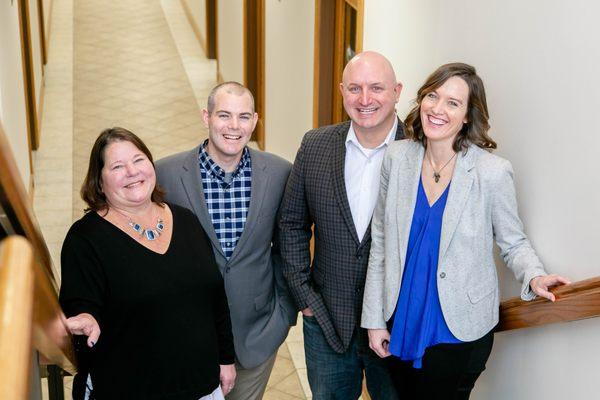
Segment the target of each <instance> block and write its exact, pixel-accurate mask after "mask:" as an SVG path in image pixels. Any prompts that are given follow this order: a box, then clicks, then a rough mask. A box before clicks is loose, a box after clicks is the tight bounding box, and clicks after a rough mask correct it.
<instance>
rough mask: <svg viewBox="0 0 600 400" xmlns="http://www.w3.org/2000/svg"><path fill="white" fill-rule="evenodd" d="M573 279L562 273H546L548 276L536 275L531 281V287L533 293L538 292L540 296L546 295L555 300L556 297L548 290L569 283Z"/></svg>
mask: <svg viewBox="0 0 600 400" xmlns="http://www.w3.org/2000/svg"><path fill="white" fill-rule="evenodd" d="M570 283H571V281H570V280H568V279H567V278H564V277H562V276H560V275H555V274H552V275H546V276H536V277H535V278H533V279H532V280H531V282H529V287H531V290H532V291H533V293H535V294H537V295H538V296H540V297H545V298H547V299H548V300H550V301H555V300H556V297H554V295H553V294H552V293H551V292H549V291H548V289H550V288H551V287H554V286H560V285H568V284H570Z"/></svg>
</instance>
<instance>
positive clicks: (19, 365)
mask: <svg viewBox="0 0 600 400" xmlns="http://www.w3.org/2000/svg"><path fill="white" fill-rule="evenodd" d="M33 288H34V268H33V251H32V249H31V246H30V245H29V243H28V242H27V240H25V239H24V238H22V237H19V236H11V237H8V238H6V239H5V240H3V241H2V242H1V243H0V316H1V318H0V371H2V373H0V399H26V398H28V396H29V395H28V393H29V376H30V373H29V371H30V366H31V332H32V316H33V296H34V295H33V293H34V289H33Z"/></svg>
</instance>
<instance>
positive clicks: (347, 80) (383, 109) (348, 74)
mask: <svg viewBox="0 0 600 400" xmlns="http://www.w3.org/2000/svg"><path fill="white" fill-rule="evenodd" d="M401 90H402V84H400V83H398V82H397V81H396V75H395V74H394V70H393V68H392V66H391V64H390V63H389V61H388V60H387V59H386V58H385V57H383V56H382V55H380V54H378V53H374V52H366V53H362V54H359V55H358V56H356V57H355V58H354V59H352V60H351V61H350V62H349V63H348V65H347V66H346V68H345V70H344V75H343V82H342V83H341V84H340V91H341V93H342V97H343V99H344V108H345V110H346V112H347V113H348V116H349V117H350V119H351V120H352V123H353V126H354V129H355V131H356V133H357V134H369V133H372V132H374V133H387V131H389V130H390V129H391V127H392V125H393V124H394V118H396V113H395V105H396V103H397V102H398V99H399V98H400V92H401Z"/></svg>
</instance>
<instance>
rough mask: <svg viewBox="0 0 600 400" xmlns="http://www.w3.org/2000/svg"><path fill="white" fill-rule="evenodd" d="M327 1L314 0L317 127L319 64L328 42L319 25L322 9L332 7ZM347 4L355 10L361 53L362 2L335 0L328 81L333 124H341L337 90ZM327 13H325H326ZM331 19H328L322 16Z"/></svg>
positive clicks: (316, 116) (315, 120) (315, 122)
mask: <svg viewBox="0 0 600 400" xmlns="http://www.w3.org/2000/svg"><path fill="white" fill-rule="evenodd" d="M329 1H330V0H316V3H315V7H316V9H315V45H314V49H315V50H314V81H313V126H314V127H315V128H316V127H318V125H320V123H319V110H320V107H321V104H320V101H321V99H320V93H321V89H322V88H321V86H320V81H321V76H320V74H321V71H322V70H324V69H325V68H321V63H324V62H326V61H325V60H322V59H321V48H322V45H323V44H324V43H326V41H327V40H331V37H330V36H327V35H330V34H331V33H330V32H329V31H326V30H325V29H324V27H323V26H322V24H323V23H324V21H323V17H324V11H325V10H324V7H326V6H327V5H331V4H330V3H329ZM346 4H348V5H349V6H351V7H352V8H354V9H355V10H356V38H355V39H356V52H357V53H360V52H361V51H362V50H363V21H364V0H335V12H334V16H333V18H334V21H329V23H331V22H333V23H334V30H333V36H334V39H333V40H334V51H333V79H332V82H331V86H332V87H331V90H332V92H331V95H332V96H331V97H332V105H333V107H332V121H331V122H332V123H337V122H341V119H342V115H340V114H341V112H340V110H341V109H342V95H341V93H340V91H339V85H340V82H341V81H342V72H343V68H344V48H343V47H344V37H343V33H344V28H345V27H344V24H345V20H344V16H345V15H344V7H345V6H346ZM325 12H326V11H325ZM325 17H326V18H331V16H325Z"/></svg>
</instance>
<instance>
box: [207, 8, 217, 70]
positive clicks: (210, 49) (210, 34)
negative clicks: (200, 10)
mask: <svg viewBox="0 0 600 400" xmlns="http://www.w3.org/2000/svg"><path fill="white" fill-rule="evenodd" d="M218 17H219V14H218V6H217V0H206V57H207V58H210V59H211V60H216V59H217V58H218V56H219V53H218V48H219V46H218V44H219V37H218V36H217V32H218V25H217V24H218V21H219V18H218Z"/></svg>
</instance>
